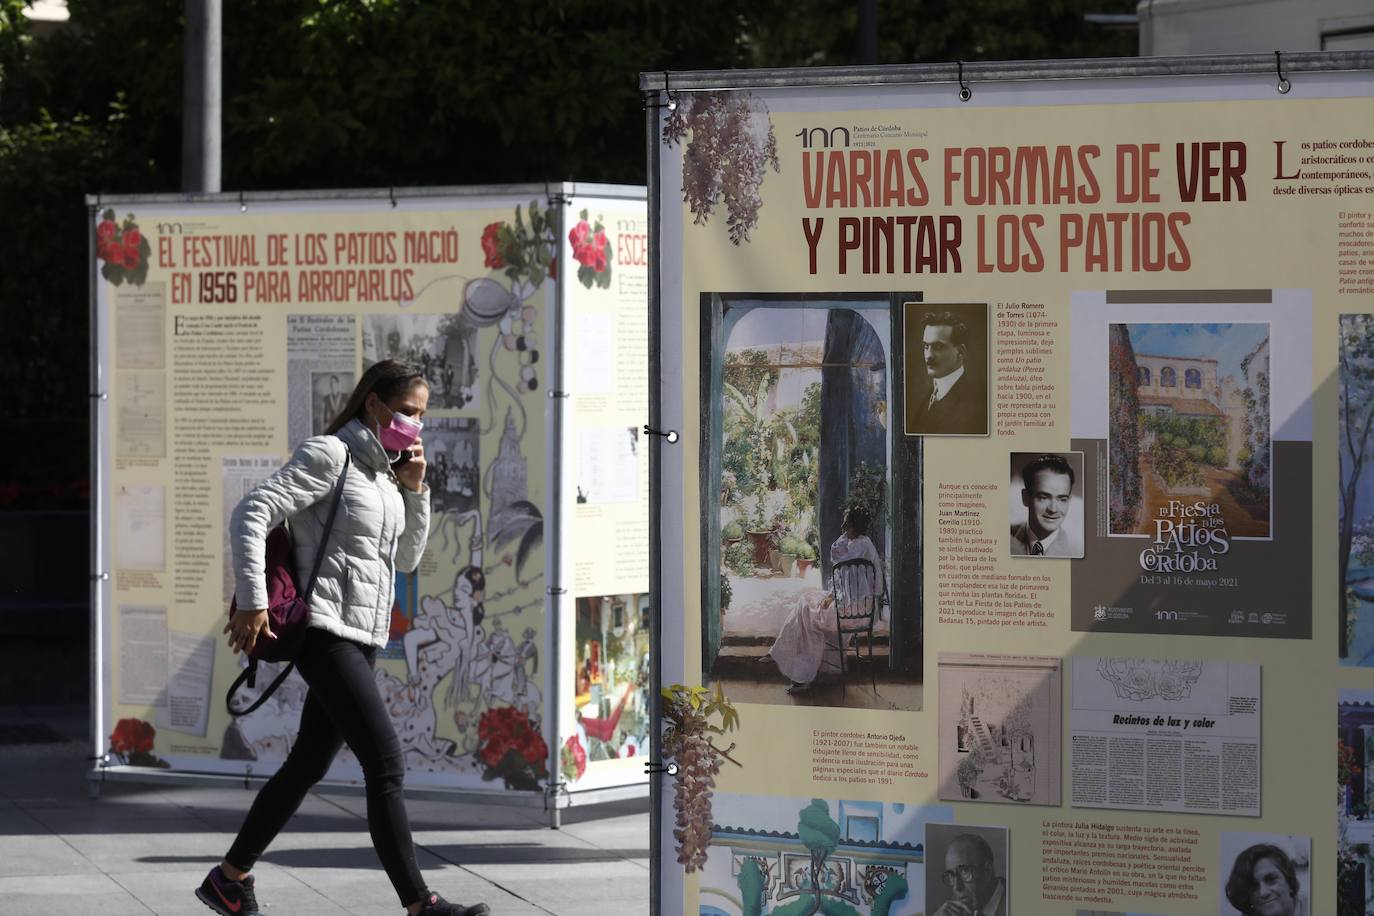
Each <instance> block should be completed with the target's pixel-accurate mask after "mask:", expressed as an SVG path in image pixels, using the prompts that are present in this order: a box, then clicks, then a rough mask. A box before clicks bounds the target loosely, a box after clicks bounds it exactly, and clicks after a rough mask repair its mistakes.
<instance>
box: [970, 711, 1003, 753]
mask: <svg viewBox="0 0 1374 916" xmlns="http://www.w3.org/2000/svg"><path fill="white" fill-rule="evenodd" d="M969 725H970V726H971V727H972V729H973V741H974V744H976V745H977V747H978V750H980V751H982V752H983V756H984V757H986V758H988V759H995V758H996V757H997V742H995V741H993V740H992V734H991V732H989V731H988V727H987V726H986V725H984V724H983V720H982V719H980V718H979V717H978V716H969Z"/></svg>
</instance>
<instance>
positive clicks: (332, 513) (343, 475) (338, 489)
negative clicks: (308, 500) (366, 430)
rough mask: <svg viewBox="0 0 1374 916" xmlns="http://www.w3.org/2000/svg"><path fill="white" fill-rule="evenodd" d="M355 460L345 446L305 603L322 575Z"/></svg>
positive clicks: (311, 572)
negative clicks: (332, 500) (331, 535)
mask: <svg viewBox="0 0 1374 916" xmlns="http://www.w3.org/2000/svg"><path fill="white" fill-rule="evenodd" d="M352 460H353V453H352V452H350V451H349V450H348V446H347V445H345V446H344V465H343V470H342V471H340V472H339V480H338V482H337V483H335V484H334V504H333V505H331V506H330V507H329V519H328V520H327V521H326V522H325V523H324V531H322V532H321V533H320V546H319V547H318V548H317V549H316V550H315V565H314V566H313V567H311V569H310V581H309V583H308V584H307V585H306V586H305V593H304V594H302V595H301V597H302V598H303V599H305V603H306V604H309V603H310V596H311V595H312V594H314V593H315V580H316V579H317V578H319V575H320V564H322V563H323V562H324V551H325V548H326V547H328V546H329V533H330V532H331V531H333V530H334V519H335V517H337V516H338V514H339V503H340V502H341V501H342V500H343V489H344V481H345V480H347V479H348V465H349V464H350V463H351V462H352Z"/></svg>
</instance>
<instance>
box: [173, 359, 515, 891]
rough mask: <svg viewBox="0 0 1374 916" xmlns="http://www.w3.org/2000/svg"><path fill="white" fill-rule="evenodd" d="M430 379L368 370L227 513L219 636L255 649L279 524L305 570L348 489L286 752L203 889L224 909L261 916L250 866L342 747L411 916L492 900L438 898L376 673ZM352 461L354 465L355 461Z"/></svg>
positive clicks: (415, 498)
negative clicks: (227, 587) (268, 558)
mask: <svg viewBox="0 0 1374 916" xmlns="http://www.w3.org/2000/svg"><path fill="white" fill-rule="evenodd" d="M428 403H429V383H428V382H427V381H426V379H425V376H424V374H423V373H422V372H421V371H420V370H419V369H418V368H416V367H414V366H410V365H407V364H405V363H401V362H397V361H395V360H383V361H382V362H380V363H377V364H375V365H374V366H372V367H371V368H370V369H368V370H367V372H365V373H364V374H363V377H362V378H361V379H360V380H359V381H358V385H357V387H356V388H354V389H353V394H352V395H351V396H350V397H349V399H348V401H347V403H345V404H344V407H343V410H342V411H340V413H339V415H338V416H337V417H335V418H334V421H333V422H332V423H331V424H330V425H329V428H328V430H327V431H326V434H325V435H323V436H315V437H313V438H310V439H307V440H306V441H305V442H303V443H301V446H300V447H299V448H298V449H297V450H296V453H295V455H293V456H292V458H291V460H290V461H289V462H288V463H287V464H286V465H285V466H284V467H282V468H281V469H280V470H278V471H277V472H276V473H275V474H273V475H272V476H271V477H270V478H269V479H268V480H266V481H264V482H263V483H262V485H260V486H259V487H258V488H257V489H255V490H253V492H251V493H249V494H248V495H247V496H245V497H244V498H243V500H242V501H241V502H240V503H239V504H238V506H237V507H236V508H235V510H234V513H233V518H232V519H231V521H230V541H231V544H232V549H233V563H234V577H235V596H236V598H237V599H238V607H239V610H238V611H237V612H236V613H235V614H234V616H233V617H232V618H231V619H230V621H229V623H228V625H227V626H226V627H225V628H224V632H225V633H227V634H229V645H230V646H232V647H233V649H234V652H235V653H237V652H240V651H244V652H247V651H250V650H251V649H252V648H253V645H254V644H255V643H256V642H257V640H258V639H259V638H264V637H269V636H272V635H273V634H272V632H271V630H270V629H269V628H268V618H267V611H266V607H267V587H266V578H265V577H266V570H265V558H264V557H265V544H266V540H267V533H268V532H269V531H270V530H271V529H272V528H274V527H276V526H277V525H279V524H281V523H282V522H283V521H285V522H287V523H288V527H289V528H290V531H291V537H292V541H293V549H294V554H295V561H296V568H297V569H298V570H306V569H309V568H310V567H311V565H312V563H313V560H314V557H315V554H316V551H317V549H318V547H319V541H320V537H321V534H322V533H323V532H324V530H325V526H326V521H327V519H328V517H329V509H330V502H331V499H330V497H331V496H332V494H333V492H334V487H335V485H336V484H337V483H338V481H339V478H340V476H341V475H344V486H343V492H342V497H341V504H340V506H339V511H338V515H337V518H336V520H335V523H334V527H333V528H332V529H331V530H330V531H329V532H328V538H327V541H326V544H325V550H324V560H323V562H322V563H321V565H320V572H319V577H318V579H317V580H316V582H315V591H314V593H313V594H312V595H311V598H310V622H309V627H308V629H307V630H306V635H305V639H304V641H303V644H302V646H301V649H300V652H299V654H298V655H297V657H296V669H297V670H298V671H300V673H301V677H302V678H304V679H305V683H306V684H307V685H308V686H309V688H310V689H309V692H308V693H307V694H306V699H305V706H304V708H303V709H302V710H301V724H300V730H299V732H298V734H297V736H296V742H295V744H294V745H293V746H292V748H291V752H290V754H288V755H287V758H286V760H285V762H284V763H282V765H281V768H280V769H279V770H277V772H276V774H275V775H274V776H273V777H272V778H271V779H270V780H268V781H267V783H266V784H265V785H264V786H263V787H262V790H261V791H260V792H259V793H258V797H257V799H256V800H255V801H254V802H253V805H252V807H251V808H250V809H249V811H248V816H247V817H246V818H245V819H244V822H243V826H242V827H241V828H239V833H238V837H237V838H236V839H235V840H234V844H233V845H232V846H231V847H230V848H229V852H228V854H226V855H225V857H224V861H223V862H221V863H220V864H219V865H217V866H215V867H214V868H212V869H211V870H210V873H209V874H208V875H206V877H205V880H204V881H203V882H202V883H201V886H200V887H199V888H197V890H196V896H197V897H199V898H200V900H201V902H203V903H204V904H205V905H206V906H208V907H210V909H212V910H214V911H215V912H217V913H221V914H223V916H255V914H258V913H259V910H258V903H257V898H256V892H255V888H254V881H253V876H252V875H251V874H249V872H250V871H251V870H252V868H253V865H254V864H255V863H256V862H257V860H258V858H259V857H260V856H261V855H262V854H263V852H264V851H265V850H266V849H267V846H268V844H269V843H271V842H272V839H273V838H274V837H276V835H277V833H278V832H279V831H280V830H281V829H282V827H283V826H285V824H286V822H287V821H288V820H290V818H291V815H292V814H294V813H295V811H296V809H297V808H298V807H299V806H300V803H301V801H302V800H303V799H304V798H305V795H306V793H307V792H308V791H309V790H310V788H311V787H312V786H313V785H314V784H315V783H316V782H318V781H319V780H320V779H322V778H323V777H324V775H325V773H326V772H327V771H328V769H329V765H330V763H331V762H332V761H333V759H334V755H335V754H336V753H338V750H339V748H340V747H341V746H342V744H343V743H344V742H347V743H348V746H349V748H350V749H351V750H352V751H353V753H354V754H355V755H356V756H357V758H358V762H359V763H360V764H361V765H362V769H363V778H364V781H365V784H366V787H367V826H368V830H369V831H370V832H371V834H372V844H373V846H374V847H375V848H376V850H377V856H378V858H379V859H381V862H382V867H383V868H384V869H385V870H386V874H387V877H388V878H390V879H391V883H392V885H393V886H394V887H395V888H396V893H397V895H398V896H399V897H400V899H401V905H402V906H404V907H405V908H406V910H407V912H409V913H410V914H412V916H413V914H424V916H483V914H486V913H488V912H489V910H488V908H487V906H486V904H484V903H478V904H474V905H471V906H461V905H458V904H454V903H448V902H446V901H445V900H444V899H443V898H441V897H440V896H439V895H438V894H435V893H431V892H430V891H429V889H428V888H427V887H426V886H425V883H424V880H423V879H422V878H421V877H420V870H419V867H418V866H417V865H416V863H415V845H414V843H413V841H412V840H411V836H410V823H409V820H408V819H407V817H406V810H405V799H404V797H403V794H402V776H403V775H404V772H405V764H404V760H403V759H402V756H401V745H400V742H399V741H398V740H397V738H396V732H395V730H394V729H393V728H392V725H391V719H390V717H389V716H388V715H387V712H386V708H385V706H384V704H383V702H382V697H381V694H380V693H379V692H378V690H377V684H376V681H375V680H374V677H373V667H374V664H375V661H376V655H377V650H378V649H379V648H381V647H383V646H385V645H386V642H387V635H388V633H389V631H390V625H391V606H392V602H393V601H394V597H395V596H394V590H395V571H396V570H397V569H400V570H402V571H405V572H409V571H411V570H413V569H415V567H416V566H418V565H419V562H420V555H421V554H422V553H424V549H425V540H426V538H427V536H428V534H429V491H428V489H427V488H426V487H425V485H424V478H425V457H424V449H423V446H422V444H421V440H420V438H419V433H420V429H421V426H422V423H421V417H422V416H423V415H424V413H425V408H426V407H427V405H428ZM346 459H348V460H346Z"/></svg>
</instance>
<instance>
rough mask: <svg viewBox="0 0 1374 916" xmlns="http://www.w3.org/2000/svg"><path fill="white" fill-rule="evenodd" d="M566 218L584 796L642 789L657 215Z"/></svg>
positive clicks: (568, 600)
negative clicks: (652, 249) (652, 227)
mask: <svg viewBox="0 0 1374 916" xmlns="http://www.w3.org/2000/svg"><path fill="white" fill-rule="evenodd" d="M566 212H567V215H566V217H565V219H566V221H567V226H568V229H567V232H566V233H565V234H564V240H563V254H562V255H561V257H562V260H563V263H565V264H567V265H568V269H567V271H565V272H564V274H563V275H562V277H561V278H560V280H559V282H560V284H561V285H562V302H563V309H562V312H561V320H562V331H561V339H562V340H563V341H564V342H565V345H564V347H563V350H562V353H563V360H562V371H563V377H562V386H561V387H562V389H563V391H562V394H563V396H562V397H561V398H560V399H559V403H560V404H561V405H562V422H561V424H560V427H559V440H560V442H561V443H562V449H563V461H562V465H561V473H562V480H563V485H562V488H561V496H562V509H563V518H562V528H563V532H564V537H563V543H562V548H563V549H562V554H561V556H562V562H563V564H564V568H563V571H562V574H561V576H560V578H561V579H562V580H563V581H564V582H565V583H566V585H565V586H564V587H565V588H566V589H567V594H566V595H565V596H563V599H564V600H563V602H562V606H563V610H562V613H561V616H560V620H561V621H562V626H561V627H560V630H559V635H560V643H561V645H560V647H559V651H560V656H559V665H558V670H559V672H560V677H561V679H562V680H561V682H560V684H559V691H560V692H559V698H560V699H561V700H563V701H564V702H562V703H561V704H560V719H559V741H560V746H559V765H560V775H561V776H562V778H563V780H564V787H565V788H566V789H567V790H568V791H570V792H574V793H576V792H584V791H587V790H592V789H600V788H605V787H607V786H623V785H627V784H645V783H647V781H648V779H647V776H646V774H645V772H644V762H645V761H646V760H647V759H648V754H649V748H648V744H649V734H650V722H651V717H652V708H651V707H652V704H651V702H650V691H651V690H652V685H651V684H650V683H649V648H650V607H649V550H648V545H649V447H648V434H647V433H646V432H645V431H644V426H645V420H647V419H648V416H649V412H648V411H649V354H648V347H649V312H648V293H649V252H648V241H649V229H648V225H649V213H648V205H647V204H646V203H645V202H644V201H643V200H613V199H607V198H596V197H580V196H579V197H576V198H574V199H573V200H572V202H571V203H570V205H569V206H568V208H567V211H566Z"/></svg>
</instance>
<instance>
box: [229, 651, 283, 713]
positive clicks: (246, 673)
mask: <svg viewBox="0 0 1374 916" xmlns="http://www.w3.org/2000/svg"><path fill="white" fill-rule="evenodd" d="M295 667H296V663H295V662H287V663H286V667H285V668H283V669H282V670H281V674H278V675H277V676H276V677H275V678H273V679H272V683H271V684H269V685H267V689H266V690H264V691H263V692H262V693H260V694H259V695H258V698H257V699H256V700H254V701H253V705H252V706H249V707H248V708H247V709H237V710H236V709H234V704H233V703H232V702H230V701H231V700H233V699H234V694H235V693H237V692H238V689H239V685H241V684H242V683H243V682H244V681H247V682H248V686H249V687H252V686H253V684H254V682H255V681H257V679H258V660H257V659H256V658H250V659H249V660H248V667H247V668H244V669H243V670H242V671H240V672H239V676H238V677H236V678H234V683H232V684H230V685H229V691H228V692H227V693H225V695H224V708H225V709H227V710H228V711H229V715H230V716H233V717H234V718H235V719H237V718H238V717H239V716H246V715H248V714H249V713H250V712H253V711H254V710H255V709H257V708H258V707H259V706H261V705H262V704H263V703H266V702H267V700H268V699H269V698H270V697H271V696H272V693H273V691H275V690H276V689H277V688H278V687H280V686H281V685H282V681H284V680H286V679H287V678H288V677H290V676H291V672H292V670H293V669H294V668H295Z"/></svg>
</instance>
